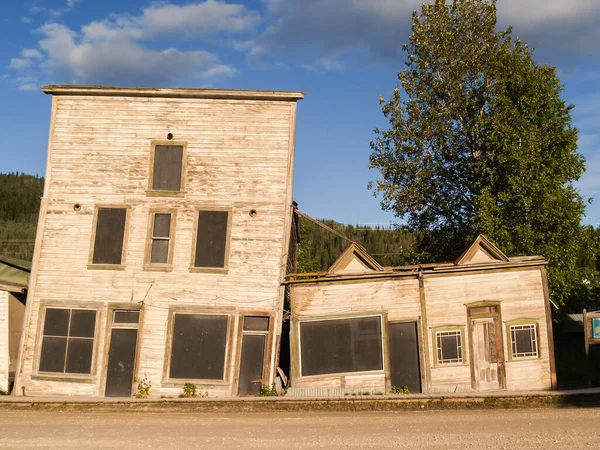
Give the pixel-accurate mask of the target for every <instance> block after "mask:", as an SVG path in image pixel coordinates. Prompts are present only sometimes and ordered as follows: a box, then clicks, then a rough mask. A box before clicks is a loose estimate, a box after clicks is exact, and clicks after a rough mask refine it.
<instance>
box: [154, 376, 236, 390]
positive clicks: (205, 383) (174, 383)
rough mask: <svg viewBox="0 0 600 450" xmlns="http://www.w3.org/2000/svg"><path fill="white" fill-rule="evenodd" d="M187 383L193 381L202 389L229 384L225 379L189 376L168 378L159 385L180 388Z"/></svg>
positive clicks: (223, 386) (227, 385)
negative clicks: (201, 378)
mask: <svg viewBox="0 0 600 450" xmlns="http://www.w3.org/2000/svg"><path fill="white" fill-rule="evenodd" d="M187 383H193V384H195V385H196V387H202V388H203V389H206V388H209V389H210V388H217V389H218V388H225V387H229V386H230V385H231V383H230V382H229V381H225V380H196V379H193V378H189V379H185V380H184V379H176V380H175V379H169V380H163V382H162V383H161V387H163V388H178V389H181V388H183V386H184V385H185V384H187Z"/></svg>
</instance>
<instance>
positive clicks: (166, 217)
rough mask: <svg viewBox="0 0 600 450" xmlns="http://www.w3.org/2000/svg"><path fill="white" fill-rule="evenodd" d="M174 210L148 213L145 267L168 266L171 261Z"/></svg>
mask: <svg viewBox="0 0 600 450" xmlns="http://www.w3.org/2000/svg"><path fill="white" fill-rule="evenodd" d="M174 231H175V211H156V212H152V213H150V230H149V237H148V247H147V250H146V264H145V266H144V267H145V268H169V267H170V266H171V264H172V261H173V238H174Z"/></svg>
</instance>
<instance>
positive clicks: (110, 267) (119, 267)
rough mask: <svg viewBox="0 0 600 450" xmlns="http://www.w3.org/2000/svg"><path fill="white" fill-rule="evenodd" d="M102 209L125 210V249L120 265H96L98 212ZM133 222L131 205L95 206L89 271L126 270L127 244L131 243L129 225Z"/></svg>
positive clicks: (122, 250)
mask: <svg viewBox="0 0 600 450" xmlns="http://www.w3.org/2000/svg"><path fill="white" fill-rule="evenodd" d="M100 209H124V210H125V226H124V230H123V247H122V249H121V263H120V264H104V263H103V264H95V263H94V262H93V261H94V249H95V245H96V230H97V227H98V211H99V210H100ZM130 221H131V205H129V204H124V205H114V204H97V205H94V215H93V218H92V232H91V239H90V252H89V256H88V264H87V268H88V269H94V270H125V267H126V262H127V242H128V241H129V223H130Z"/></svg>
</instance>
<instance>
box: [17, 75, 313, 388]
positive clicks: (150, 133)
mask: <svg viewBox="0 0 600 450" xmlns="http://www.w3.org/2000/svg"><path fill="white" fill-rule="evenodd" d="M43 91H44V92H45V93H47V94H52V96H53V98H52V113H51V121H50V136H49V146H48V161H47V167H46V183H45V187H44V195H43V198H42V202H41V211H40V219H39V225H38V233H37V237H36V246H35V254H34V261H33V266H32V272H31V282H30V290H29V295H28V299H27V309H26V313H25V332H24V333H23V338H22V342H21V357H20V361H19V367H18V370H17V376H16V386H15V392H16V394H17V395H87V396H105V395H106V396H130V395H131V394H132V393H135V381H134V380H135V379H142V378H145V379H147V380H148V381H149V382H151V385H152V387H151V389H150V395H151V396H157V397H158V396H175V395H177V394H179V393H181V391H182V387H183V385H184V383H186V382H190V383H194V384H196V386H197V389H198V390H199V391H200V392H202V393H204V392H208V393H209V395H211V396H234V395H248V394H257V393H258V392H259V390H260V387H261V385H263V384H270V383H271V382H272V381H273V378H274V374H275V371H276V368H277V354H278V351H277V349H278V346H279V342H280V334H281V318H282V309H283V301H284V288H283V287H282V286H281V282H282V281H283V279H284V276H285V270H286V262H287V257H288V247H289V236H290V233H289V230H290V228H291V221H292V178H293V159H294V140H295V139H294V136H295V117H296V102H297V100H300V99H302V98H303V94H302V93H300V92H287V91H243V90H218V89H137V88H114V87H101V86H96V87H87V86H47V87H44V88H43Z"/></svg>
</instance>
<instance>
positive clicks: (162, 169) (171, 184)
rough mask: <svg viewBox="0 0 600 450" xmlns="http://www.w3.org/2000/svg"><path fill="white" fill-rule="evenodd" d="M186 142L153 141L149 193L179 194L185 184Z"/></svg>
mask: <svg viewBox="0 0 600 450" xmlns="http://www.w3.org/2000/svg"><path fill="white" fill-rule="evenodd" d="M185 160H186V144H185V143H183V142H171V141H165V142H163V141H160V142H153V143H152V155H151V158H150V179H149V185H148V194H149V195H164V196H171V195H177V194H178V193H181V192H182V191H183V190H184V185H185V176H184V173H185Z"/></svg>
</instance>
